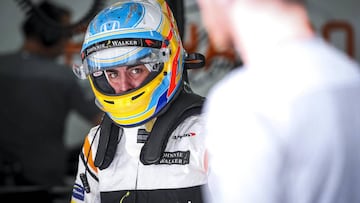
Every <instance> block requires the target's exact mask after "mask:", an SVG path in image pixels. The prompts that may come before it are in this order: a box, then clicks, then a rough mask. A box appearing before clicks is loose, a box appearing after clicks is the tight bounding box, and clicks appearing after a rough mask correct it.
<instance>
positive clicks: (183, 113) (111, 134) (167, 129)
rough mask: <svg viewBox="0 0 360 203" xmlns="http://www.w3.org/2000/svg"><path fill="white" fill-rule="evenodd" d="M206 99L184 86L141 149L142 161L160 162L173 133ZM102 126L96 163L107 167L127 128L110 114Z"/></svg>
mask: <svg viewBox="0 0 360 203" xmlns="http://www.w3.org/2000/svg"><path fill="white" fill-rule="evenodd" d="M204 100H205V98H204V97H201V96H199V95H196V94H193V93H188V92H185V91H184V90H183V91H182V92H181V93H180V94H179V96H178V97H177V98H176V100H175V101H174V102H173V103H172V104H171V106H170V108H169V109H168V110H167V111H166V112H165V113H164V114H162V115H161V116H159V117H158V118H157V119H156V122H155V124H154V126H153V129H152V131H151V132H150V135H149V138H148V140H147V141H146V143H145V144H144V146H143V148H142V149H141V154H140V161H141V162H142V163H143V164H144V165H150V164H157V163H158V162H159V161H160V158H161V156H162V154H163V152H164V150H165V147H166V144H167V141H168V139H169V137H170V135H171V133H172V132H173V131H174V130H175V128H176V127H177V126H178V125H179V124H180V123H181V122H183V121H184V120H185V119H186V118H188V117H190V116H192V115H196V114H200V113H201V109H202V105H203V103H204ZM100 127H101V129H100V137H99V145H98V149H97V152H96V156H95V162H94V164H95V166H96V167H98V168H99V169H101V170H102V169H106V168H107V167H108V166H109V165H110V164H111V162H112V160H113V159H114V155H115V152H116V148H117V145H118V143H119V142H120V140H121V137H122V133H123V132H122V131H123V129H122V127H119V126H117V125H115V124H114V123H113V122H112V120H111V119H110V118H109V117H108V116H107V115H106V114H105V116H104V120H103V123H102V124H101V126H100Z"/></svg>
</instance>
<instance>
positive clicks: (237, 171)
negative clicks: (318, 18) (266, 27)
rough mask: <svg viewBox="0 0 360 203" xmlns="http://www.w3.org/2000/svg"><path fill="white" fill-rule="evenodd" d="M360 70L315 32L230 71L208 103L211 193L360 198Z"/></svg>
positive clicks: (261, 201)
mask: <svg viewBox="0 0 360 203" xmlns="http://www.w3.org/2000/svg"><path fill="white" fill-rule="evenodd" d="M359 71H360V68H359V66H358V65H356V64H355V63H354V62H353V61H351V60H349V59H348V58H347V56H345V55H344V54H342V53H341V52H339V51H336V50H335V49H333V48H331V47H330V46H329V45H327V44H325V43H324V42H323V41H322V40H321V39H318V38H316V39H312V40H308V41H300V42H287V43H286V44H282V45H279V46H278V47H274V49H273V50H271V51H269V55H268V56H267V57H264V58H259V59H258V63H257V64H255V65H254V66H252V67H244V68H242V69H236V70H234V71H233V72H231V73H230V74H229V75H228V76H227V77H226V78H225V79H223V80H222V81H221V82H220V83H219V84H218V85H216V86H215V88H214V89H212V91H211V92H210V94H209V97H208V100H207V102H208V103H206V105H205V118H206V131H207V136H208V137H207V145H208V146H207V147H208V150H209V158H210V159H209V166H210V178H209V186H210V190H211V195H209V196H211V198H209V199H212V200H213V201H212V202H214V203H217V202H221V203H228V202H229V203H230V202H236V203H281V202H291V203H294V202H296V203H310V202H314V203H315V202H316V203H332V202H334V203H335V202H344V203H345V202H346V203H352V202H354V203H355V202H360V193H359V192H358V189H359V188H360V147H358V145H359V144H360V137H359V136H360V106H359V105H360V75H359ZM209 201H210V200H209Z"/></svg>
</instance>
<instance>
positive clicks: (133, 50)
mask: <svg viewBox="0 0 360 203" xmlns="http://www.w3.org/2000/svg"><path fill="white" fill-rule="evenodd" d="M169 55H170V50H169V49H168V48H150V47H137V46H129V47H114V48H108V49H103V50H100V51H96V52H93V53H91V54H90V55H88V56H87V57H86V58H85V59H84V61H83V64H82V65H81V66H74V67H73V70H74V73H75V74H76V75H77V76H78V77H79V78H81V79H85V78H86V76H87V75H89V74H92V73H94V72H98V71H104V70H107V69H113V68H116V67H126V66H134V65H141V64H159V63H164V62H167V61H168V60H169ZM147 67H155V66H147ZM149 71H157V70H152V69H151V68H150V69H149Z"/></svg>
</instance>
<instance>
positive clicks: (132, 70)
mask: <svg viewBox="0 0 360 203" xmlns="http://www.w3.org/2000/svg"><path fill="white" fill-rule="evenodd" d="M130 72H131V74H139V73H141V72H142V69H140V68H132V69H131V70H130Z"/></svg>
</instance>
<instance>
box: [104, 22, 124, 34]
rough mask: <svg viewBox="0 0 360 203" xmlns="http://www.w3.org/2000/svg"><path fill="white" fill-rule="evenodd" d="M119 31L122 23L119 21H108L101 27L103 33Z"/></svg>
mask: <svg viewBox="0 0 360 203" xmlns="http://www.w3.org/2000/svg"><path fill="white" fill-rule="evenodd" d="M118 29H120V22H119V21H117V20H113V21H107V22H106V23H104V24H102V25H101V27H100V31H101V32H106V31H111V30H118Z"/></svg>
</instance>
